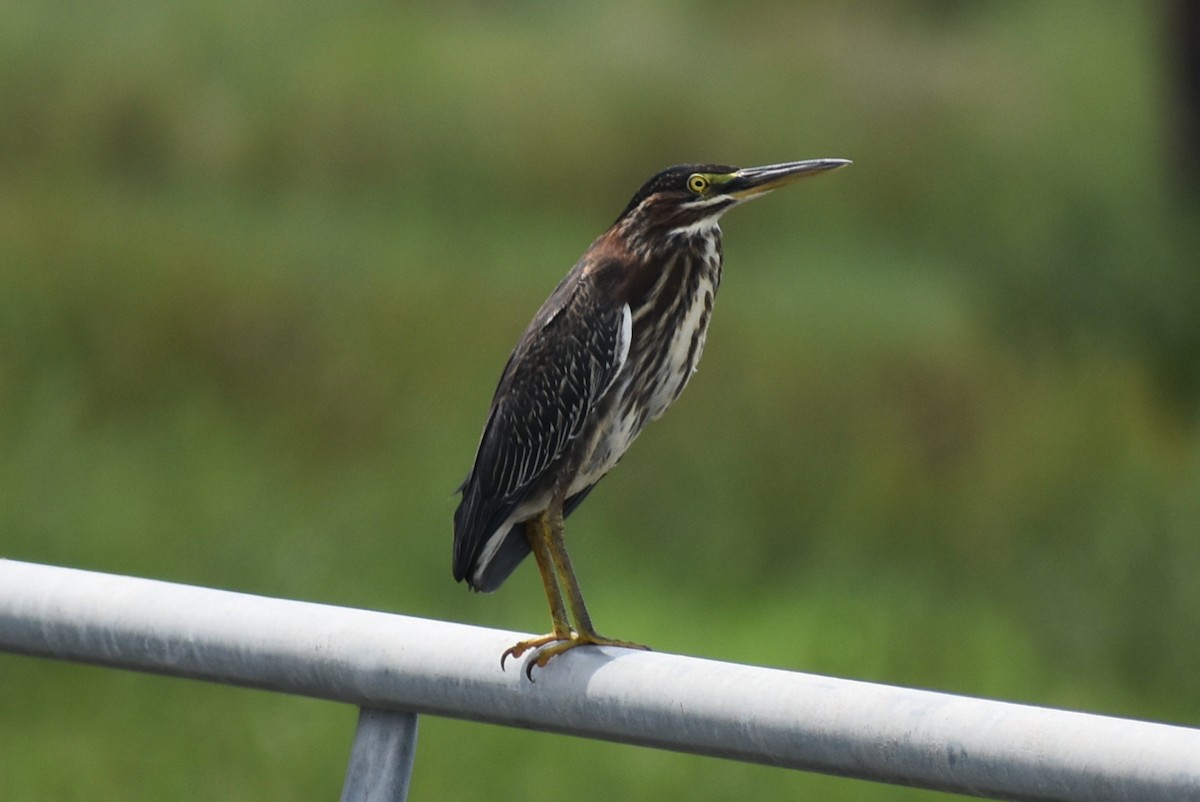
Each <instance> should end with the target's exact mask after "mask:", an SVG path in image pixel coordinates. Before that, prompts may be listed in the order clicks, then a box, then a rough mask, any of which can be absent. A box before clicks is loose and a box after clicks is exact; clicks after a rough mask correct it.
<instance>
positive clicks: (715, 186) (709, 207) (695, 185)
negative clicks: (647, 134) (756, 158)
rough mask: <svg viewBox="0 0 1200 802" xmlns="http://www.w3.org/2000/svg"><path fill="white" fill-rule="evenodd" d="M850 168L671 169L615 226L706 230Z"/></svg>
mask: <svg viewBox="0 0 1200 802" xmlns="http://www.w3.org/2000/svg"><path fill="white" fill-rule="evenodd" d="M848 164H850V162H849V161H848V160H847V159H810V160H808V161H799V162H785V163H783V164H769V165H766V166H764V167H730V166H728V165H721V164H680V165H676V166H674V167H668V168H667V169H665V170H663V171H662V172H660V173H658V174H657V175H655V176H654V177H653V178H651V179H650V180H649V181H647V182H646V183H645V184H643V185H642V188H641V189H639V190H638V191H637V192H636V193H635V194H634V196H633V198H632V199H631V200H630V201H629V205H628V206H626V207H625V211H623V212H621V216H620V217H618V218H617V222H616V224H615V225H617V226H620V227H628V228H630V229H633V230H637V231H639V232H643V233H649V232H651V231H653V232H656V233H660V234H661V233H674V232H677V231H689V230H697V229H702V228H704V227H707V226H711V225H714V224H715V223H716V222H717V219H718V218H720V216H721V215H722V214H724V213H725V212H727V211H728V210H729V209H731V208H733V207H734V206H736V205H737V204H739V203H742V202H744V201H748V200H750V199H751V198H757V197H759V196H761V195H765V194H767V193H768V192H770V191H772V190H775V189H778V188H779V187H782V186H784V185H786V184H790V183H792V182H794V181H798V180H800V179H801V178H806V177H808V176H812V175H817V174H818V173H825V172H829V171H830V170H837V169H838V168H840V167H845V166H846V165H848ZM630 233H633V232H632V231H630Z"/></svg>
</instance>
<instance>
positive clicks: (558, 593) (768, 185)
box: [453, 159, 850, 680]
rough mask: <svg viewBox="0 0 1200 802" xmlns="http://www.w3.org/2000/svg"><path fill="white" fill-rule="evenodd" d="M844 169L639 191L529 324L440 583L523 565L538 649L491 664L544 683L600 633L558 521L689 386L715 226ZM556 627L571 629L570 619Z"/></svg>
mask: <svg viewBox="0 0 1200 802" xmlns="http://www.w3.org/2000/svg"><path fill="white" fill-rule="evenodd" d="M848 164H850V161H849V160H847V159H810V160H806V161H794V162H785V163H781V164H770V165H766V166H762V167H742V168H738V167H732V166H728V165H718V164H684V165H676V166H673V167H668V168H666V169H665V170H662V171H661V172H659V173H657V174H656V175H654V176H653V177H651V178H650V179H649V180H647V181H646V182H645V183H644V184H643V185H642V186H641V188H640V189H638V191H637V192H636V193H635V194H634V195H633V197H632V199H631V200H630V201H629V203H628V204H627V205H626V207H625V209H624V211H622V212H621V214H620V216H618V217H617V219H616V221H615V222H614V223H613V224H612V226H611V227H609V229H608V230H607V231H605V232H604V233H603V234H601V235H600V237H599V238H597V239H596V240H595V241H594V242H593V243H592V244H591V246H590V247H589V248H588V249H587V250H586V251H585V252H584V254H583V256H582V257H581V258H580V259H579V261H577V262H576V263H575V265H574V266H573V267H572V268H571V269H570V271H569V272H568V273H567V275H566V276H565V277H564V278H563V279H562V280H561V281H560V282H559V284H558V286H557V287H556V288H555V289H554V291H553V292H552V293H551V294H550V296H549V297H548V298H547V299H546V301H545V302H544V303H543V304H542V306H541V308H540V309H538V311H537V313H536V314H535V315H534V316H533V320H532V321H531V322H530V323H529V325H528V327H527V328H526V329H525V331H524V333H523V334H522V335H521V337H520V339H519V340H518V341H517V344H516V347H515V348H514V349H513V351H512V354H511V355H510V356H509V358H508V362H507V363H506V364H505V366H504V369H503V371H502V373H501V375H500V381H499V383H498V384H497V386H496V390H495V393H494V395H493V397H492V401H491V406H490V408H489V410H488V414H487V420H486V423H485V424H484V427H483V433H482V435H481V437H480V440H479V445H478V448H477V450H476V453H475V460H474V463H473V465H472V467H471V470H470V472H469V473H468V474H467V477H466V479H465V480H464V481H463V483H462V484H461V485H460V486H459V488H458V492H459V493H461V499H460V501H459V504H458V507H457V509H456V510H455V512H454V553H453V573H454V579H455V580H456V581H458V582H462V581H463V580H465V581H466V582H467V585H468V586H469V587H470V588H471V589H472V590H475V591H479V592H484V593H490V592H492V591H494V590H496V589H497V588H498V587H500V585H501V584H502V583H503V582H504V581H505V580H506V579H507V578H508V577H509V575H510V574H511V573H512V572H513V570H514V569H515V568H516V567H517V565H518V564H520V563H521V562H522V561H523V560H524V559H525V557H527V556H528V555H529V554H530V553H531V552H532V554H533V556H534V559H535V561H536V562H537V567H538V571H539V573H540V575H541V580H542V585H543V587H544V589H545V592H546V598H547V601H548V603H549V606H550V618H551V622H552V626H553V629H552V630H551V632H550V633H549V634H546V635H543V636H540V637H535V638H530V639H527V640H522V641H520V642H518V643H516V644H514V645H513V646H511V647H509V648H508V649H506V650H505V651H504V652H503V653H502V654H501V656H500V665H501V668H503V667H504V664H505V662H506V661H507V660H508V659H509V658H513V659H519V658H521V656H522V655H525V654H526V653H527V652H528V653H529V654H528V656H527V658H526V661H525V675H526V676H527V677H528V678H529V679H530V680H532V679H533V674H532V671H533V669H534V667H537V668H545V666H546V665H547V663H548V662H549V661H550V660H551V659H552V658H553V657H555V656H557V655H561V654H563V653H565V652H567V651H570V650H571V649H574V648H576V647H578V646H584V645H596V646H618V647H626V648H636V649H645V648H647V647H645V646H642V645H641V644H637V643H632V642H629V641H623V640H616V639H612V638H607V637H603V636H601V635H599V634H597V632H596V630H595V628H594V626H593V625H592V619H591V616H590V615H589V613H588V609H587V606H586V604H585V603H584V600H583V593H582V591H581V590H580V587H579V582H578V580H577V578H576V576H575V571H574V569H573V567H572V565H571V560H570V557H569V556H568V554H567V548H566V543H565V541H564V539H563V521H564V519H565V518H566V517H567V516H569V515H570V514H571V513H572V512H573V511H574V510H575V509H576V508H577V507H578V506H579V505H580V503H581V502H582V501H583V500H584V499H585V498H586V497H587V495H588V494H589V493H591V491H592V490H593V489H594V488H595V486H596V483H597V482H599V481H600V479H601V478H603V477H604V476H605V474H607V473H608V472H609V471H610V470H612V468H613V467H614V466H616V464H617V463H618V461H620V459H621V457H622V455H624V453H625V452H626V450H627V449H628V448H629V446H630V445H631V444H632V443H633V441H634V440H635V439H636V438H637V436H638V434H639V433H640V432H641V431H642V429H643V428H644V427H645V426H646V424H647V423H649V422H650V421H652V420H655V419H656V418H658V417H659V416H661V415H662V414H663V413H664V412H666V410H667V408H668V407H670V406H671V404H672V403H674V401H675V400H676V399H677V398H678V397H679V395H680V393H682V392H683V389H684V387H685V386H686V385H687V383H688V380H689V379H690V378H691V376H692V374H693V373H694V372H695V370H696V367H697V363H698V362H699V360H700V355H701V352H702V351H703V349H704V343H705V338H706V335H707V331H708V324H709V320H710V318H711V316H712V311H713V300H714V297H715V296H716V293H717V289H718V287H719V286H720V283H721V272H722V267H723V261H724V259H723V248H722V239H721V228H720V225H719V221H720V219H721V216H722V215H723V214H724V213H725V212H727V211H729V210H730V209H732V208H733V207H734V206H737V205H739V204H741V203H743V202H745V201H748V200H750V199H752V198H758V197H761V196H763V195H766V194H767V193H769V192H771V191H772V190H775V189H778V188H779V187H782V186H785V185H787V184H791V183H792V182H794V181H797V180H799V179H801V178H806V177H809V176H814V175H818V174H821V173H826V172H829V171H832V170H837V169H839V168H842V167H845V166H846V165H848ZM568 613H569V615H568Z"/></svg>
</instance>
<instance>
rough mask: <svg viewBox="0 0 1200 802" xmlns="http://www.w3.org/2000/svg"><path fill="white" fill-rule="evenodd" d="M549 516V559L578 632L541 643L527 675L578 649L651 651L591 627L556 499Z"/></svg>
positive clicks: (528, 667)
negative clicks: (595, 647)
mask: <svg viewBox="0 0 1200 802" xmlns="http://www.w3.org/2000/svg"><path fill="white" fill-rule="evenodd" d="M546 517H547V524H548V527H547V528H548V529H549V533H548V534H549V541H550V542H549V551H550V558H551V560H553V562H554V570H555V572H556V573H557V574H558V583H560V584H561V586H562V587H563V588H565V589H566V593H567V604H569V605H570V607H571V615H572V616H573V617H574V619H575V631H574V632H570V633H569V635H568V637H567V638H566V639H562V638H551V639H550V640H547V641H545V643H543V644H542V645H543V646H544V648H542V649H539V650H538V652H537V655H536V656H535V657H533V658H532V660H531V662H530V663H529V665H527V666H526V667H525V673H526V674H527V675H529V673H530V672H531V671H532V670H533V667H534V666H537V667H538V668H545V666H546V664H547V663H549V662H550V658H552V657H554V656H555V655H559V654H562V653H563V652H566V651H570V650H571V649H574V648H575V647H576V646H588V645H591V646H621V647H624V648H626V649H648V648H649V647H647V646H643V645H642V644H640V643H632V642H630V641H625V640H616V639H614V638H606V637H604V636H602V635H599V634H597V632H596V629H595V627H593V626H592V617H591V616H590V615H589V614H588V609H587V605H586V604H585V603H584V601H583V591H582V590H580V588H579V580H578V579H576V577H575V570H574V569H573V568H572V567H571V557H570V555H568V554H567V545H566V542H565V541H564V540H563V515H562V503H561V501H558V500H557V499H556V500H555V502H554V503H551V505H550V509H549V510H547V511H546ZM552 641H557V642H552Z"/></svg>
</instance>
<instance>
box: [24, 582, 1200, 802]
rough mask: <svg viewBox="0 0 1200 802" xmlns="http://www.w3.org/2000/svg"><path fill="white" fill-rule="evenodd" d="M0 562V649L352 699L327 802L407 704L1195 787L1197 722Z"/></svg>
mask: <svg viewBox="0 0 1200 802" xmlns="http://www.w3.org/2000/svg"><path fill="white" fill-rule="evenodd" d="M520 637H523V635H521V634H520V633H514V632H506V631H501V630H493V629H482V628H479V627H471V626H465V625H462V624H453V623H446V622H440V621H430V620H426V619H419V618H410V617H407V616H401V615H389V614H384V613H378V612H370V611H366V610H355V609H348V608H342V607H334V606H329V605H323V604H311V603H307V602H298V601H288V600H284V599H273V598H267V597H262V596H253V595H248V594H243V593H231V592H228V591H221V590H213V589H209V588H202V587H194V586H189V585H179V584H172V583H167V582H159V581H154V580H149V579H138V578H133V577H125V576H115V575H111V574H102V573H95V572H90V571H79V570H74V569H68V568H58V567H52V566H44V565H36V564H32V563H22V562H17V561H13V560H0V650H7V651H11V652H16V653H19V654H26V655H34V656H40V657H49V658H56V659H61V660H73V661H79V662H86V663H94V664H98V665H105V666H113V667H117V668H126V669H132V670H136V671H148V672H153V673H156V674H167V675H172V676H178V677H190V678H194V679H203V680H209V681H213V682H220V683H226V684H230V685H240V686H246V687H252V688H261V689H267V690H273V691H279V692H282V693H291V694H299V695H303V696H310V697H316V698H319V699H328V700H332V701H338V702H345V703H349V704H354V705H358V706H359V707H360V708H361V714H360V717H359V723H358V730H357V733H356V735H355V740H354V746H353V747H352V751H351V759H350V767H349V770H348V772H347V776H346V781H345V785H344V789H343V795H342V798H343V799H344V800H349V799H354V800H397V799H403V798H404V797H405V794H406V792H407V786H408V777H409V772H410V770H411V767H412V762H413V755H414V750H415V746H416V731H417V716H418V714H429V715H435V716H450V717H454V718H461V719H470V720H475V721H485V722H490V723H493V724H503V725H508V726H513V727H525V728H528V729H534V730H544V731H549V732H559V733H569V734H572V735H579V736H584V737H589V738H599V739H604V740H610V741H619V742H624V743H630V744H640V745H643V746H653V747H658V748H662V749H673V750H677V751H681V752H692V753H696V754H702V755H712V756H716V757H724V758H730V759H734V760H743V761H749V762H756V763H766V764H770V765H775V766H782V767H787V768H793V769H805V770H810V771H819V772H826V773H830V774H839V775H844V776H848V777H858V778H863V779H869V780H878V781H882V782H890V783H898V784H902V785H911V786H918V787H924V788H931V789H937V790H943V791H955V792H959V793H965V794H973V795H976V796H988V797H995V798H1000V799H1026V800H1088V801H1089V802H1105V800H1130V801H1131V802H1132V801H1134V800H1136V802H1154V800H1172V802H1175V801H1176V800H1190V799H1196V800H1200V730H1196V729H1190V728H1186V727H1177V726H1169V725H1165V724H1155V723H1149V722H1142V721H1131V720H1125V719H1117V718H1111V717H1106V716H1097V715H1090V714H1086V713H1076V712H1068V711H1063V710H1053V709H1047V708H1040V707H1032V706H1027V705H1017V704H1009V703H1004V702H995V701H988V700H983V699H975V698H969V697H962V696H952V695H949V694H943V693H934V692H930V691H921V690H910V689H906V688H897V687H890V686H886V685H877V684H872V683H866V682H855V681H850V680H843V679H835V678H831V677H823V676H815V675H811V674H801V673H795V672H787V671H779V670H774V669H767V668H757V667H753V666H745V665H737V664H732V663H721V662H716V661H711V660H700V659H696V658H691V657H682V656H678V655H671V654H663V653H658V652H640V651H630V650H620V649H608V648H603V649H596V648H589V649H579V650H577V651H573V652H571V653H570V654H569V655H566V656H564V657H561V658H559V659H557V660H555V661H554V662H553V663H552V664H551V665H550V666H549V667H548V668H547V669H545V670H542V671H538V672H537V673H535V675H534V676H535V679H536V682H534V683H531V682H529V681H528V680H526V679H525V676H524V674H523V673H522V672H521V671H520V670H518V669H516V668H514V666H512V665H510V666H509V670H508V671H502V670H501V668H500V664H499V660H498V659H497V657H498V655H499V654H500V652H501V651H503V650H504V649H505V648H506V647H507V646H510V645H511V644H512V643H513V642H514V641H515V640H516V639H518V638H520Z"/></svg>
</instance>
